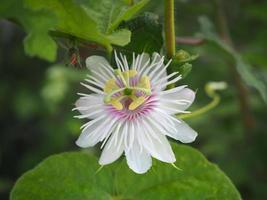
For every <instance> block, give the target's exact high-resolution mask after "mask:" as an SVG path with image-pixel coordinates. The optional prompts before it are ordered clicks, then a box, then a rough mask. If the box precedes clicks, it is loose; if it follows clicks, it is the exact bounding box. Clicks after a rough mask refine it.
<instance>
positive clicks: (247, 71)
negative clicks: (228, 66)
mask: <svg viewBox="0 0 267 200" xmlns="http://www.w3.org/2000/svg"><path fill="white" fill-rule="evenodd" d="M199 22H200V25H201V33H199V34H198V36H199V37H201V38H203V39H205V40H206V41H208V42H210V43H212V44H214V45H216V46H217V47H218V48H220V49H222V50H223V51H224V52H226V53H227V54H228V55H229V56H230V57H231V58H232V59H233V60H234V62H235V67H236V69H237V71H238V73H239V74H240V76H241V77H242V79H243V80H244V82H245V83H246V84H247V85H249V86H251V87H253V88H255V89H256V90H258V92H259V93H260V95H261V96H262V98H263V100H264V101H265V102H266V103H267V86H266V84H265V83H264V82H263V81H262V80H260V79H258V78H257V76H256V75H255V74H254V73H253V71H252V66H250V65H249V64H248V63H246V62H245V61H244V60H243V58H242V56H241V55H240V54H239V53H238V52H237V51H236V50H235V49H233V48H232V47H231V46H230V45H228V44H226V43H225V42H224V41H223V40H222V39H220V37H219V36H218V35H217V34H216V33H215V31H214V27H213V25H212V23H211V22H210V21H209V19H208V18H206V17H200V18H199Z"/></svg>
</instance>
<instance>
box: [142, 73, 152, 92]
mask: <svg viewBox="0 0 267 200" xmlns="http://www.w3.org/2000/svg"><path fill="white" fill-rule="evenodd" d="M139 87H142V88H145V89H147V90H150V89H151V87H150V80H149V77H148V76H142V77H141V80H140V82H139Z"/></svg>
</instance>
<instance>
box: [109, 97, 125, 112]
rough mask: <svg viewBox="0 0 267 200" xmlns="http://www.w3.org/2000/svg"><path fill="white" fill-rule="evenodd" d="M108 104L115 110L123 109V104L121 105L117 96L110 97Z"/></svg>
mask: <svg viewBox="0 0 267 200" xmlns="http://www.w3.org/2000/svg"><path fill="white" fill-rule="evenodd" d="M110 104H111V105H112V106H113V107H114V108H116V109H117V110H122V109H123V105H122V103H121V102H120V99H119V98H118V99H112V100H111V101H110Z"/></svg>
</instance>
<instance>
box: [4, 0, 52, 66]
mask: <svg viewBox="0 0 267 200" xmlns="http://www.w3.org/2000/svg"><path fill="white" fill-rule="evenodd" d="M0 18H11V19H14V20H16V21H17V22H18V23H19V24H21V25H22V26H23V27H24V29H25V31H26V32H27V33H28V35H27V37H26V38H25V39H24V48H25V52H26V53H27V54H28V55H30V56H38V57H40V58H43V59H46V60H48V61H53V60H55V59H56V51H57V45H56V43H55V41H54V40H53V39H52V38H51V37H50V36H49V35H48V30H49V29H51V28H52V27H54V26H55V24H56V19H55V18H54V16H53V15H52V14H51V13H50V12H45V11H38V12H37V11H32V10H30V9H28V8H26V7H25V6H24V4H23V1H22V0H20V1H16V0H2V1H1V4H0Z"/></svg>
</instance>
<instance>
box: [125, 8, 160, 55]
mask: <svg viewBox="0 0 267 200" xmlns="http://www.w3.org/2000/svg"><path fill="white" fill-rule="evenodd" d="M121 27H122V28H127V29H129V30H130V31H131V32H132V37H131V42H130V43H129V44H128V45H126V46H124V47H123V49H121V51H122V52H123V53H124V54H128V55H129V54H132V52H135V53H142V52H147V53H150V54H151V53H153V52H159V51H160V49H161V48H162V45H163V38H162V25H161V24H159V22H158V16H157V15H154V14H152V13H145V14H144V15H142V16H139V17H137V18H135V19H132V20H130V21H128V22H126V23H124V24H122V26H121ZM131 56H132V55H131Z"/></svg>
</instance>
